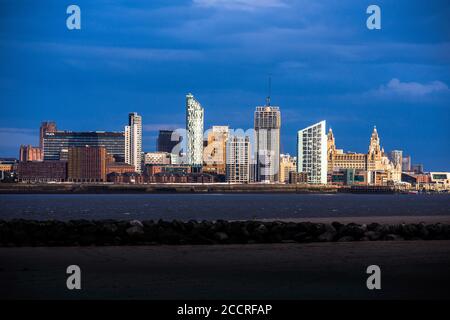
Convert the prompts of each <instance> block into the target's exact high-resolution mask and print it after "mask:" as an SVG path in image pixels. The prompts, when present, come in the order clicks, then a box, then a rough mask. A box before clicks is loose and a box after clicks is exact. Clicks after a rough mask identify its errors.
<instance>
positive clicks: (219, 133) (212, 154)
mask: <svg viewBox="0 0 450 320" xmlns="http://www.w3.org/2000/svg"><path fill="white" fill-rule="evenodd" d="M227 140H228V126H213V127H212V129H211V130H209V132H208V140H207V144H206V147H205V148H204V150H203V172H208V173H215V174H222V175H223V174H225V173H226V154H227Z"/></svg>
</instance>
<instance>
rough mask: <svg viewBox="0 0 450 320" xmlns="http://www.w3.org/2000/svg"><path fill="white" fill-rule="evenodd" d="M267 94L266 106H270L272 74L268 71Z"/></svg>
mask: <svg viewBox="0 0 450 320" xmlns="http://www.w3.org/2000/svg"><path fill="white" fill-rule="evenodd" d="M268 89H269V94H268V95H267V98H266V106H268V107H269V106H270V95H271V93H272V74H270V73H269V88H268Z"/></svg>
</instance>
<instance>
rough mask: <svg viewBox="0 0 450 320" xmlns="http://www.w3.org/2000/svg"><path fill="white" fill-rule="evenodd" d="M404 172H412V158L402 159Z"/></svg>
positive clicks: (405, 157)
mask: <svg viewBox="0 0 450 320" xmlns="http://www.w3.org/2000/svg"><path fill="white" fill-rule="evenodd" d="M402 171H403V172H410V171H411V156H404V157H403V159H402Z"/></svg>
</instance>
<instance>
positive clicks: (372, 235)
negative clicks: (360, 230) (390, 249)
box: [364, 231, 382, 241]
mask: <svg viewBox="0 0 450 320" xmlns="http://www.w3.org/2000/svg"><path fill="white" fill-rule="evenodd" d="M381 236H382V235H381V233H380V232H376V231H366V232H365V233H364V237H365V238H367V239H368V240H370V241H376V240H379V239H381Z"/></svg>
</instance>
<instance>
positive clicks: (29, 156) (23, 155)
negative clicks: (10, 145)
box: [19, 145, 44, 162]
mask: <svg viewBox="0 0 450 320" xmlns="http://www.w3.org/2000/svg"><path fill="white" fill-rule="evenodd" d="M43 158H44V157H43V152H42V148H40V147H33V146H31V145H21V146H20V151H19V161H20V162H23V161H42V160H44V159H43Z"/></svg>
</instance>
